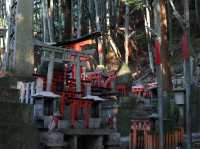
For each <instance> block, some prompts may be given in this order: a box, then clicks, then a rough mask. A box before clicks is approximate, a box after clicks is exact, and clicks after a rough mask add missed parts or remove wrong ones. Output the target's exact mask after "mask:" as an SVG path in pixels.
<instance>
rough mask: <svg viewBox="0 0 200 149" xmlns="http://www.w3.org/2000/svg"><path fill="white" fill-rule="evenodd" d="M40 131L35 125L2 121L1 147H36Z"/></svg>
mask: <svg viewBox="0 0 200 149" xmlns="http://www.w3.org/2000/svg"><path fill="white" fill-rule="evenodd" d="M37 138H39V137H38V131H37V129H36V127H34V126H33V125H16V124H14V123H12V124H8V123H0V148H1V149H36V145H37V142H38V140H37Z"/></svg>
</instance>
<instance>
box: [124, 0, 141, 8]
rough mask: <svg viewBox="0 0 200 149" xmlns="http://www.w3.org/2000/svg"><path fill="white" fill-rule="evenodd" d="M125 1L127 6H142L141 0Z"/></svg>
mask: <svg viewBox="0 0 200 149" xmlns="http://www.w3.org/2000/svg"><path fill="white" fill-rule="evenodd" d="M125 2H126V3H127V4H128V5H129V6H133V7H135V8H136V9H142V8H143V0H125Z"/></svg>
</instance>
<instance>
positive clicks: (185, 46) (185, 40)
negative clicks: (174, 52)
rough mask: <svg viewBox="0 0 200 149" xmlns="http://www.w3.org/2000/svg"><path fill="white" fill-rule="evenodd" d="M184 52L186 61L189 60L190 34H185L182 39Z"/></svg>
mask: <svg viewBox="0 0 200 149" xmlns="http://www.w3.org/2000/svg"><path fill="white" fill-rule="evenodd" d="M182 50H183V58H184V60H189V58H190V50H189V35H188V32H185V33H184V35H183V39H182Z"/></svg>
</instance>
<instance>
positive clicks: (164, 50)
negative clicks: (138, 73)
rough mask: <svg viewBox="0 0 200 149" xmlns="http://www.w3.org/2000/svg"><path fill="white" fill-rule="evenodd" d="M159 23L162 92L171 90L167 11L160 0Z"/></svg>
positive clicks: (164, 3) (164, 4)
mask: <svg viewBox="0 0 200 149" xmlns="http://www.w3.org/2000/svg"><path fill="white" fill-rule="evenodd" d="M160 19H161V20H160V22H161V24H160V25H161V59H162V65H163V79H164V80H163V81H164V90H165V91H171V90H172V81H171V71H170V62H169V51H168V23H167V22H168V21H167V9H166V0H160Z"/></svg>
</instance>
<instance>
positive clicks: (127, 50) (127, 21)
mask: <svg viewBox="0 0 200 149" xmlns="http://www.w3.org/2000/svg"><path fill="white" fill-rule="evenodd" d="M128 30H129V6H128V5H127V4H126V14H125V35H124V37H125V42H124V49H125V63H126V64H127V65H128V62H129V61H128V58H129V49H128Z"/></svg>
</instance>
